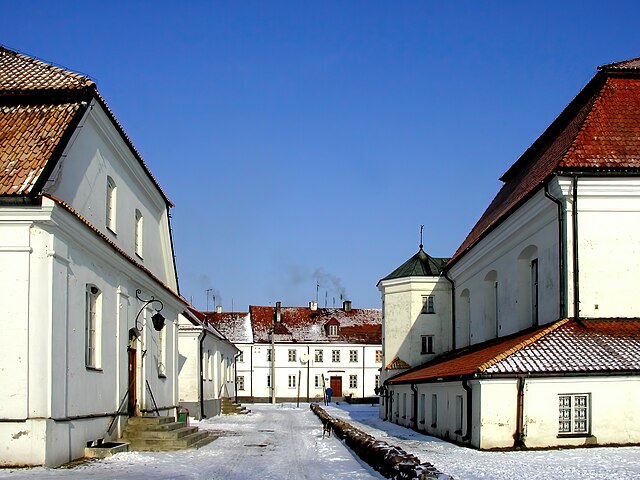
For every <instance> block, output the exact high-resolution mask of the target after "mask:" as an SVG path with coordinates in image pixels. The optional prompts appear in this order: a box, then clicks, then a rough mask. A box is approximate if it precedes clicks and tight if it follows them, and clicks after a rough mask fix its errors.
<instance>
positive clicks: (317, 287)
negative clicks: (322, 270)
mask: <svg viewBox="0 0 640 480" xmlns="http://www.w3.org/2000/svg"><path fill="white" fill-rule="evenodd" d="M318 290H320V282H319V281H318V280H316V304H317V303H318Z"/></svg>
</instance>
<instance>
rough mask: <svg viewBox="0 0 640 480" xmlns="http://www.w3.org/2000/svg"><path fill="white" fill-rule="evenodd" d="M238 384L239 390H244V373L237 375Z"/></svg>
mask: <svg viewBox="0 0 640 480" xmlns="http://www.w3.org/2000/svg"><path fill="white" fill-rule="evenodd" d="M236 385H237V386H238V390H244V375H238V376H237V377H236Z"/></svg>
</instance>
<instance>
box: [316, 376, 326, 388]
mask: <svg viewBox="0 0 640 480" xmlns="http://www.w3.org/2000/svg"><path fill="white" fill-rule="evenodd" d="M323 383H324V382H323V381H322V375H316V376H315V380H314V383H313V384H314V386H315V387H316V388H322V384H323Z"/></svg>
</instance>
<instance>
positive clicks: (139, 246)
mask: <svg viewBox="0 0 640 480" xmlns="http://www.w3.org/2000/svg"><path fill="white" fill-rule="evenodd" d="M142 227H143V218H142V213H140V210H138V209H136V230H135V246H136V254H137V255H138V256H139V257H142V231H143V230H142Z"/></svg>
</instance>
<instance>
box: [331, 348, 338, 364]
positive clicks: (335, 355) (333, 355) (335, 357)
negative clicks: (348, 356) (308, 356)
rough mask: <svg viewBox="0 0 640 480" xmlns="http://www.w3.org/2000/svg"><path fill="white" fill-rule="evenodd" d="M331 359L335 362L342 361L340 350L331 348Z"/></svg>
mask: <svg viewBox="0 0 640 480" xmlns="http://www.w3.org/2000/svg"><path fill="white" fill-rule="evenodd" d="M331 361H332V362H333V363H337V362H339V361H340V350H331Z"/></svg>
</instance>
